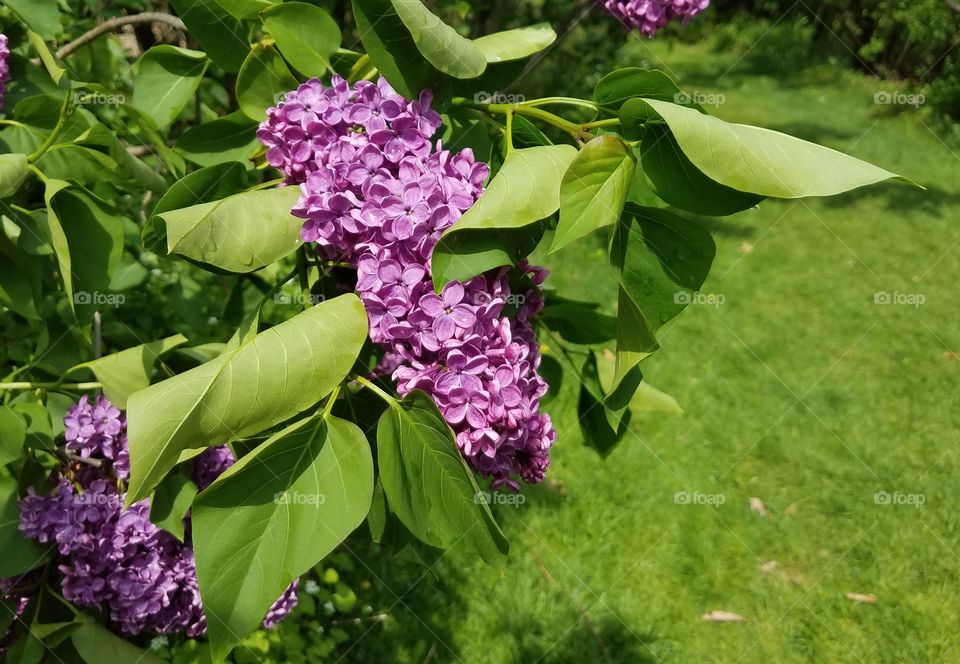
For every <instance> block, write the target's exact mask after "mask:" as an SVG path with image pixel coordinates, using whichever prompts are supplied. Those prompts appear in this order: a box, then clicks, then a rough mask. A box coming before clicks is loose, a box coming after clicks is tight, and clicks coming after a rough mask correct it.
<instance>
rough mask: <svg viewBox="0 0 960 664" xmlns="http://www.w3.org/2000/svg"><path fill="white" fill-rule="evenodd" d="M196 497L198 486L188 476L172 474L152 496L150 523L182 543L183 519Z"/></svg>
mask: <svg viewBox="0 0 960 664" xmlns="http://www.w3.org/2000/svg"><path fill="white" fill-rule="evenodd" d="M196 495H197V485H196V484H194V483H193V482H191V481H190V479H189V478H188V477H187V476H186V475H184V474H183V473H179V472H176V471H174V472H172V473H170V474H169V475H167V477H166V478H164V480H163V481H162V482H160V484H159V485H157V489H156V491H154V492H153V495H152V496H150V521H152V522H153V523H154V524H156V525H158V526H160V527H161V528H163V529H164V530H166V531H167V532H168V533H170V534H171V535H173V536H174V537H176V538H177V539H178V540H180V541H181V542H182V541H183V534H184V523H183V519H184V517H186V515H187V512H189V511H190V506H191V505H192V504H193V499H194V497H195V496H196Z"/></svg>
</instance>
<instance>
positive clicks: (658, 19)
mask: <svg viewBox="0 0 960 664" xmlns="http://www.w3.org/2000/svg"><path fill="white" fill-rule="evenodd" d="M600 2H601V3H602V5H603V8H604V9H605V10H606V11H607V12H608V13H610V14H612V15H613V16H614V17H615V18H617V19H618V20H619V21H620V22H621V23H623V24H624V26H626V28H627V29H628V30H638V31H639V32H641V33H643V34H644V35H646V36H647V37H653V36H654V35H655V34H656V33H657V31H658V30H660V29H662V28H664V27H666V26H667V24H668V23H670V21H672V20H674V19H676V18H679V19H680V20H681V21H683V24H684V25H686V23H687V21H689V20H690V19H691V18H693V17H694V16H696V15H697V14H699V13H700V12H702V11H703V10H704V9H706V8H707V7H708V6H709V5H710V0H600Z"/></svg>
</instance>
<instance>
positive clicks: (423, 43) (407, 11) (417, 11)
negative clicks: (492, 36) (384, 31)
mask: <svg viewBox="0 0 960 664" xmlns="http://www.w3.org/2000/svg"><path fill="white" fill-rule="evenodd" d="M391 3H392V4H393V8H394V11H396V13H397V16H399V17H400V20H401V21H402V22H403V24H404V26H406V28H407V30H408V31H409V32H410V36H411V37H412V38H413V42H414V43H415V44H416V45H417V49H419V51H420V53H421V54H422V55H423V57H424V58H425V59H426V60H427V62H429V63H430V64H431V65H433V66H434V67H436V68H437V69H438V70H440V71H442V72H443V73H444V74H448V75H450V76H453V77H454V78H476V77H477V76H479V75H480V74H482V73H483V71H484V70H485V69H486V68H487V59H486V57H485V54H484V52H483V51H482V50H481V49H480V48H479V47H477V46H476V45H475V44H474V43H473V42H472V41H470V40H469V39H467V38H466V37H462V36H460V33H458V32H457V31H456V30H454V29H453V28H452V27H450V26H449V25H447V24H446V23H444V22H443V21H441V20H440V19H439V18H438V17H437V16H436V15H434V14H433V13H432V12H431V11H430V10H429V9H427V8H426V7H425V6H424V5H423V3H422V2H420V0H391Z"/></svg>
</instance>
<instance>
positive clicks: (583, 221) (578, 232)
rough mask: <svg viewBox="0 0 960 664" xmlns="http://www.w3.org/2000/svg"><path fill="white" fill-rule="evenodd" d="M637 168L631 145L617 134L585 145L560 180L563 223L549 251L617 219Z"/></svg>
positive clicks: (601, 137)
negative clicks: (627, 144)
mask: <svg viewBox="0 0 960 664" xmlns="http://www.w3.org/2000/svg"><path fill="white" fill-rule="evenodd" d="M634 168H635V165H634V162H633V155H632V154H631V153H630V149H629V148H628V147H627V146H626V145H625V144H624V142H623V141H621V140H620V139H619V138H617V137H616V136H611V135H605V136H597V137H596V138H594V139H593V140H591V141H590V142H589V143H587V144H586V145H584V146H583V148H582V149H581V150H580V152H579V153H578V154H577V156H576V157H575V158H574V160H573V162H572V163H571V164H570V168H568V169H567V172H566V173H565V174H564V176H563V181H562V182H561V184H560V223H559V224H558V225H557V233H556V235H554V237H553V246H552V247H551V248H550V251H551V252H552V251H556V250H557V249H560V248H561V247H565V246H566V245H568V244H570V243H571V242H573V241H574V240H579V239H580V238H582V237H586V236H587V235H589V234H590V233H592V232H593V231H595V230H597V229H598V228H603V227H604V226H612V225H614V224H616V223H617V220H618V219H619V218H620V213H621V212H622V211H623V204H624V203H626V201H627V190H628V189H629V188H630V183H631V181H632V180H633V170H634Z"/></svg>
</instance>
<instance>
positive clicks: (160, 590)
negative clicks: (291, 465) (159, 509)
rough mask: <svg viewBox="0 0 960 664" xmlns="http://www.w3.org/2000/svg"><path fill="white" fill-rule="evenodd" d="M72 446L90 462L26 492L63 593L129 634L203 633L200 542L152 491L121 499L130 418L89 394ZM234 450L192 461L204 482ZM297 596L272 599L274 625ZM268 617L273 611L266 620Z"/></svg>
mask: <svg viewBox="0 0 960 664" xmlns="http://www.w3.org/2000/svg"><path fill="white" fill-rule="evenodd" d="M64 424H65V426H66V434H65V437H66V441H67V442H66V446H67V449H68V450H69V451H71V452H73V453H74V454H77V455H78V456H79V457H80V458H81V459H85V460H86V461H85V462H81V463H74V464H71V465H70V466H68V468H66V469H65V470H64V472H63V473H62V475H61V476H60V477H59V478H58V479H56V485H55V487H54V489H53V491H52V492H50V493H49V494H48V495H41V494H39V493H37V491H36V490H34V489H33V488H30V489H29V490H28V492H27V495H26V496H25V497H24V498H23V499H22V500H21V501H20V530H21V532H23V534H24V535H25V536H26V537H29V538H31V539H35V540H37V541H39V542H41V543H52V544H55V545H56V546H57V550H58V552H59V554H60V559H59V560H58V561H57V562H58V563H59V564H58V568H57V569H58V570H59V573H60V577H61V589H62V591H63V596H64V597H65V598H66V599H68V600H69V601H71V602H73V603H74V604H76V605H77V606H82V607H87V608H92V609H97V610H99V609H101V608H105V609H106V610H107V611H108V612H109V618H110V620H111V621H112V623H113V624H114V625H116V626H117V627H118V628H119V630H120V631H121V632H122V633H124V634H130V635H135V634H141V633H144V632H146V633H153V634H173V633H179V632H183V633H185V634H186V635H187V636H189V637H197V636H200V635H201V634H203V633H204V632H205V631H206V624H207V623H206V617H205V616H204V614H203V607H202V604H201V601H200V591H199V588H198V585H197V571H196V566H195V564H194V558H193V550H192V549H191V548H190V546H189V544H183V543H181V542H179V541H178V540H177V539H176V538H175V537H173V536H172V535H171V534H169V533H167V532H166V531H164V530H162V529H161V528H159V527H157V526H156V525H154V524H153V523H151V522H150V518H149V517H150V502H149V499H146V500H142V501H140V502H137V503H134V504H133V505H131V506H130V507H129V508H126V509H124V507H123V501H124V497H125V494H124V493H123V492H122V490H121V489H120V482H119V481H118V480H123V479H124V478H126V477H127V476H128V475H129V457H128V451H127V439H126V421H125V417H124V415H123V413H122V412H121V411H120V410H119V409H118V408H116V407H115V406H114V405H113V404H112V403H110V401H108V400H107V399H105V398H104V397H102V396H101V397H98V398H97V400H96V401H95V402H93V403H91V402H90V401H89V400H88V399H87V398H86V397H83V398H82V399H81V400H80V402H79V403H77V404H76V405H74V406H73V407H71V408H70V409H69V410H68V412H67V415H66V417H65V418H64ZM234 461H235V459H234V457H233V454H232V453H231V452H230V449H229V448H228V447H226V446H221V447H215V448H210V449H208V450H206V451H204V452H203V453H202V454H201V455H199V456H198V457H197V458H196V460H195V462H194V473H193V479H194V481H195V482H196V484H197V486H198V487H199V488H201V489H203V488H206V487H207V486H208V485H209V484H210V483H211V482H212V481H213V480H214V479H216V477H217V476H218V475H219V474H220V473H222V472H223V471H224V470H226V468H228V467H229V466H230V465H232V464H233V463H234ZM295 603H296V584H294V585H292V586H291V587H290V588H289V589H288V590H287V592H285V593H284V595H283V596H282V597H281V598H280V599H278V600H277V603H276V604H275V605H274V606H273V607H271V609H270V613H269V615H268V616H267V620H268V621H269V623H270V625H271V626H272V625H275V624H276V623H278V622H279V621H280V620H282V619H283V617H285V616H286V615H287V614H288V613H289V612H290V610H291V609H292V608H293V605H294V604H295ZM265 624H266V621H265Z"/></svg>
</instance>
